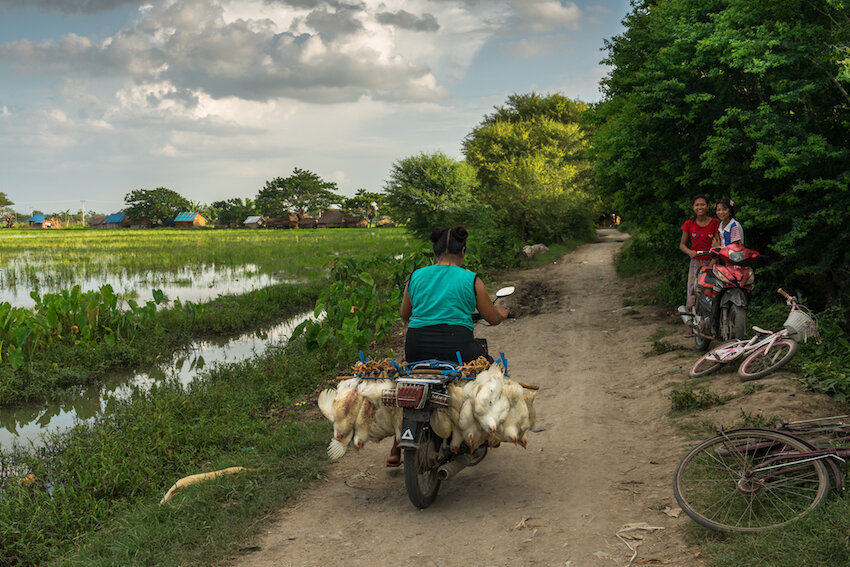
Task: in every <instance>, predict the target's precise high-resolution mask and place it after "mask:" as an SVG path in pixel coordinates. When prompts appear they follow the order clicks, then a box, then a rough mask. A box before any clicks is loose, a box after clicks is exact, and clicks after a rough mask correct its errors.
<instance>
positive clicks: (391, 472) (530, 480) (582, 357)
mask: <svg viewBox="0 0 850 567" xmlns="http://www.w3.org/2000/svg"><path fill="white" fill-rule="evenodd" d="M625 238H626V236H624V235H622V234H620V233H618V232H616V231H614V230H600V231H599V240H598V241H597V242H595V243H591V244H587V245H584V246H582V247H580V248H578V249H577V250H576V251H574V252H573V253H571V254H569V255H567V256H565V257H563V258H561V259H560V260H559V261H558V262H556V263H554V264H550V265H546V266H543V267H540V268H535V269H532V270H526V271H523V272H518V273H515V274H511V277H512V278H513V280H511V281H506V282H504V283H505V284H506V285H507V284H515V285H516V286H517V293H516V294H515V295H514V296H512V297H511V298H508V301H507V302H506V303H508V304H510V302H513V304H514V305H513V307H514V308H516V310H517V311H519V313H520V315H521V316H520V318H518V319H517V320H515V321H507V322H506V323H504V324H502V325H500V326H496V327H488V326H486V324H482V325H481V326H480V327H479V328H477V330H476V333H477V334H478V335H479V336H483V337H486V338H487V339H488V341H489V343H490V349H491V352H492V353H495V352H498V351H504V352H505V354H506V355H507V357H508V361H509V372H510V373H511V376H512V377H514V378H515V379H517V380H521V381H524V382H531V383H536V384H539V385H540V394H539V395H538V398H537V401H536V403H535V406H536V408H537V424H536V428H537V429H539V432H537V433H534V434H532V435H531V436H530V437H529V443H528V449H527V450H523V449H522V448H520V447H514V446H513V445H505V444H503V445H502V446H501V447H499V448H497V449H494V450H492V451H491V452H490V454H489V455H488V456H487V458H486V459H484V461H483V462H482V463H481V464H479V465H478V466H475V467H470V468H467V469H465V470H463V471H462V472H460V473H459V474H458V475H457V476H456V477H454V478H453V479H451V480H449V481H447V482H444V483H443V485H442V487H441V489H440V493H439V496H438V498H437V501H436V502H435V503H434V504H433V505H432V506H430V507H429V508H427V509H426V510H417V509H416V508H415V507H414V506H413V505H411V503H410V502H409V500H408V498H407V495H406V493H405V490H404V480H403V478H402V476H401V475H402V473H401V469H387V468H386V467H385V466H384V465H383V462H384V458H385V456H386V454H387V452H388V450H389V442H388V441H385V442H383V443H381V444H379V445H377V446H376V445H369V446H367V447H366V448H365V449H364V450H363V451H362V452H360V453H358V452H356V451H352V450H349V452H348V453H347V454H346V455H345V456H344V457H343V458H342V460H341V461H340V462H339V463H337V464H335V465H334V466H333V467H332V468H331V471H330V474H329V476H328V477H327V478H326V479H323V480H322V481H320V482H317V483H315V485H314V486H312V487H311V488H309V489H307V490H306V491H305V492H304V493H303V494H302V496H301V497H300V498H299V500H298V501H297V502H296V503H295V504H294V505H293V506H291V507H289V508H286V509H283V510H281V511H280V513H279V517H278V518H277V519H276V520H275V521H274V522H273V523H271V524H270V525H269V527H268V529H267V530H265V532H264V533H262V534H260V535H259V536H257V537H256V538H255V540H254V541H252V542H249V543H248V544H247V545H249V546H250V548H253V551H251V552H248V548H246V552H243V553H234V554H233V555H232V556H231V557H228V558H226V559H225V560H224V563H225V564H226V565H238V566H239V567H253V566H257V567H259V566H271V565H274V566H288V565H292V566H302V565H303V566H313V565H316V566H319V565H320V566H324V567H326V566H331V565H346V566H375V565H404V566H407V565H410V566H434V567H450V566H491V565H494V566H495V565H510V566H513V565H546V566H549V565H552V566H556V565H557V566H572V567H584V566H597V565H599V566H603V565H604V566H611V565H628V564H629V560H630V559H631V558H632V554H633V553H632V551H631V550H630V549H629V547H628V546H627V545H626V543H625V542H624V541H623V540H621V539H620V538H619V537H618V536H617V532H618V531H619V530H621V529H622V528H623V526H624V525H626V524H631V523H636V522H645V523H646V524H648V525H649V526H652V527H656V528H663V529H658V530H653V531H640V532H638V533H641V534H645V538H644V539H643V540H642V541H633V540H630V541H629V543H630V544H631V545H632V546H633V547H636V549H637V556H636V557H635V559H634V563H633V564H635V565H637V564H644V565H645V564H670V565H701V564H702V563H703V562H702V559H701V558H699V556H698V555H696V554H697V553H698V550H696V549H692V548H688V547H687V546H686V545H685V543H684V537H683V533H684V531H683V530H684V526H685V525H686V524H688V523H690V520H689V519H688V517H687V516H685V515H684V514H682V515H680V516H679V517H673V516H671V515H668V513H667V512H665V508H667V509H668V512H669V511H670V510H669V509H673V511H672V512H673V513H675V509H676V508H677V507H676V503H675V500H674V499H673V495H672V487H671V483H672V475H673V470H674V468H675V466H676V464H677V462H678V460H679V458H680V457H681V456H682V455H683V454H684V453H685V452H686V451H687V449H688V448H689V447H690V446H692V445H694V444H695V443H696V439H697V438H696V437H690V438H689V437H687V436H686V434H685V433H683V428H682V427H681V426H682V425H683V424H684V425H688V424H696V425H697V426H701V427H703V428H704V427H705V424H706V423H707V422H711V423H716V424H720V423H725V424H730V423H733V422H735V420H736V419H739V418H740V414H741V412H745V413H749V414H757V413H761V414H763V415H766V416H772V415H782V416H785V417H795V418H796V417H798V416H799V417H800V418H803V417H808V415H810V414H811V413H812V412H813V411H814V410H810V409H809V410H805V411H804V410H803V409H802V408H811V406H812V403H813V400H811V398H810V395H809V394H806V393H804V392H801V391H799V388H797V387H796V386H795V385H794V383H793V382H792V381H790V380H789V379H788V378H787V377H783V376H781V375H777V376H776V377H770V378H768V379H766V380H762V381H759V384H763V387H762V386H760V389H759V390H758V391H756V392H754V393H750V394H748V395H745V396H744V395H742V396H740V397H738V398H736V399H735V400H733V401H731V402H728V403H727V404H725V405H724V406H721V407H720V408H719V409H711V410H706V411H703V412H701V413H700V414H696V415H693V416H689V417H686V418H683V419H682V418H676V423H675V424H674V423H673V422H671V418H670V417H669V412H670V399H669V393H670V390H671V387H672V386H673V385H674V384H675V383H681V382H685V381H687V376H686V373H687V367H688V364H689V363H692V362H693V361H694V360H695V359H696V355H695V353H694V352H693V351H686V350H677V351H672V352H669V353H666V354H663V355H660V356H651V357H647V356H645V353H646V352H647V351H648V350H649V349H650V346H651V342H652V339H653V338H657V337H658V334H659V331H658V329H659V328H663V329H665V332H667V333H669V336H668V337H666V338H665V339H664V340H666V341H668V342H670V343H671V344H677V345H679V346H682V347H687V346H688V345H689V343H688V339H684V338H683V337H682V336H681V335H682V330H683V327H682V326H681V324H680V323H679V324H677V321H676V318H675V315H673V314H671V313H669V312H666V311H665V310H663V309H660V308H658V307H652V306H649V307H624V306H623V298H624V296H628V295H630V294H629V292H627V290H626V289H625V284H624V283H623V282H621V281H620V280H618V278H617V277H616V274H615V272H614V267H613V259H614V256H615V254H616V253H617V251H618V250H619V249H620V248H621V246H622V242H623V241H624V240H625ZM629 285H632V284H629ZM523 290H525V295H523ZM491 291H492V290H491ZM711 388H712V391H717V392H718V393H720V394H728V393H732V394H735V393H738V394H741V393H742V392H743V388H744V386H743V385H742V384H740V383H739V382H738V381H737V377H735V376H734V374H721V375H720V377H719V378H717V379H715V382H712V384H711ZM791 394H793V395H791ZM828 411H829V408H827V406H826V402H823V403H822V404H821V405H820V406H819V407H818V408H817V413H818V414H819V415H826V414H825V413H824V412H828ZM708 436H709V435H707V434H705V433H704V432H701V433H699V435H698V437H699V438H704V437H708ZM631 533H635V532H631ZM635 544H639V545H637V546H636V545H635ZM257 548H259V549H257Z"/></svg>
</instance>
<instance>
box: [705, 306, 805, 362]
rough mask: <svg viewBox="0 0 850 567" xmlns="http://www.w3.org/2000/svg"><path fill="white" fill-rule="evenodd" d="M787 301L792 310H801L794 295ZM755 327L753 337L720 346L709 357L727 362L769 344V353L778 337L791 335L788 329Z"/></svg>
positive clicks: (766, 350) (716, 360)
mask: <svg viewBox="0 0 850 567" xmlns="http://www.w3.org/2000/svg"><path fill="white" fill-rule="evenodd" d="M780 291H781V290H780ZM787 301H788V304H789V305H791V311H795V310H796V311H800V307H799V305H797V300H796V299H795V298H794V297H791V296H789V297H788V299H787ZM753 329H754V330H755V331H756V334H755V335H753V336H752V338H750V339H747V340H743V339H742V340H740V341H738V342H736V343H735V344H733V345H730V346H727V345H723V346H720V347H718V348H716V349H714V350H713V351H711V354H709V359H710V360H713V361H714V362H722V363H724V364H725V363H727V362H732V361H733V360H737V359H738V358H741V357H743V356H745V355H747V354H749V353H751V352H754V351H756V350H758V349H760V348H761V347H763V346H765V345H767V348H766V349H765V353H767V352H768V351H770V349H771V348H772V347H773V345H774V343H776V341H777V340H778V339H781V338H785V337H788V336H789V333H788V329H782V330H781V331H767V330H765V329H760V328H758V327H753ZM727 344H728V343H727Z"/></svg>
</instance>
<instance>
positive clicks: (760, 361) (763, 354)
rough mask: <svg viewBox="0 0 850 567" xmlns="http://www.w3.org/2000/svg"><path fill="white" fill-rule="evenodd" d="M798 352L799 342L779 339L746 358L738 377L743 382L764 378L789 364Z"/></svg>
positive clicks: (739, 369)
mask: <svg viewBox="0 0 850 567" xmlns="http://www.w3.org/2000/svg"><path fill="white" fill-rule="evenodd" d="M768 347H769V350H768ZM796 352H797V341H795V340H794V339H789V338H783V339H778V340H777V341H776V342H774V343H773V344H772V345H765V346H763V347H762V348H760V349H758V350H757V351H755V352H754V353H752V354H751V355H750V356H748V357H747V358H745V359H744V362H742V363H741V366H740V367H739V368H738V376H740V377H741V381H742V382H747V381H748V380H757V379H759V378H764V377H765V376H767V375H768V374H770V373H771V372H773V371H774V370H779V369H780V368H782V367H783V366H785V365H786V364H788V362H789V361H790V360H791V359H792V358H794V354H796Z"/></svg>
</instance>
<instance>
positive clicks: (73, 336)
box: [0, 284, 162, 369]
mask: <svg viewBox="0 0 850 567" xmlns="http://www.w3.org/2000/svg"><path fill="white" fill-rule="evenodd" d="M30 295H31V296H32V298H33V300H34V301H35V307H34V308H33V309H24V308H21V307H12V306H11V305H10V304H9V303H8V302H3V303H0V362H6V363H9V364H10V365H11V366H12V368H16V369H17V368H20V367H21V366H23V365H24V364H25V363H27V362H29V361H30V360H31V359H32V357H33V353H34V352H35V351H37V350H39V349H44V348H45V347H46V346H47V345H48V344H52V343H54V342H55V343H63V344H69V345H81V346H83V347H86V346H93V345H96V344H98V343H105V344H107V345H109V346H114V345H115V343H116V341H118V340H126V339H131V338H133V337H134V336H135V335H136V334H137V333H138V332H139V331H140V330H141V329H142V328H143V327H144V326H145V325H146V324H148V323H150V322H151V321H153V319H154V316H155V314H156V306H157V303H159V302H160V301H162V292H159V294H157V297H159V300H158V301H148V302H147V303H146V304H145V305H139V304H138V303H136V302H135V301H133V300H130V301H128V302H127V309H126V310H125V309H121V308H120V306H119V305H118V296H117V295H115V293H114V291H113V290H112V286H110V285H108V284H107V285H104V286H102V287H101V288H100V290H98V291H88V292H85V293H83V292H81V291H80V286H78V285H77V286H74V287H73V288H72V289H71V290H62V291H61V292H60V293H46V294H44V295H43V296H39V294H37V293H36V292H32V293H31V294H30Z"/></svg>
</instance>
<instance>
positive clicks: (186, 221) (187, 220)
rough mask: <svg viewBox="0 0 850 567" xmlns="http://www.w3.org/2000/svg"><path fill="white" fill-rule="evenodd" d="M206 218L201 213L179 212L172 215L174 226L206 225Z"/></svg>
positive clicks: (193, 226)
mask: <svg viewBox="0 0 850 567" xmlns="http://www.w3.org/2000/svg"><path fill="white" fill-rule="evenodd" d="M206 225H207V219H205V218H204V217H202V216H201V213H180V214H179V215H177V216H176V217H174V226H175V228H196V227H199V226H206Z"/></svg>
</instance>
